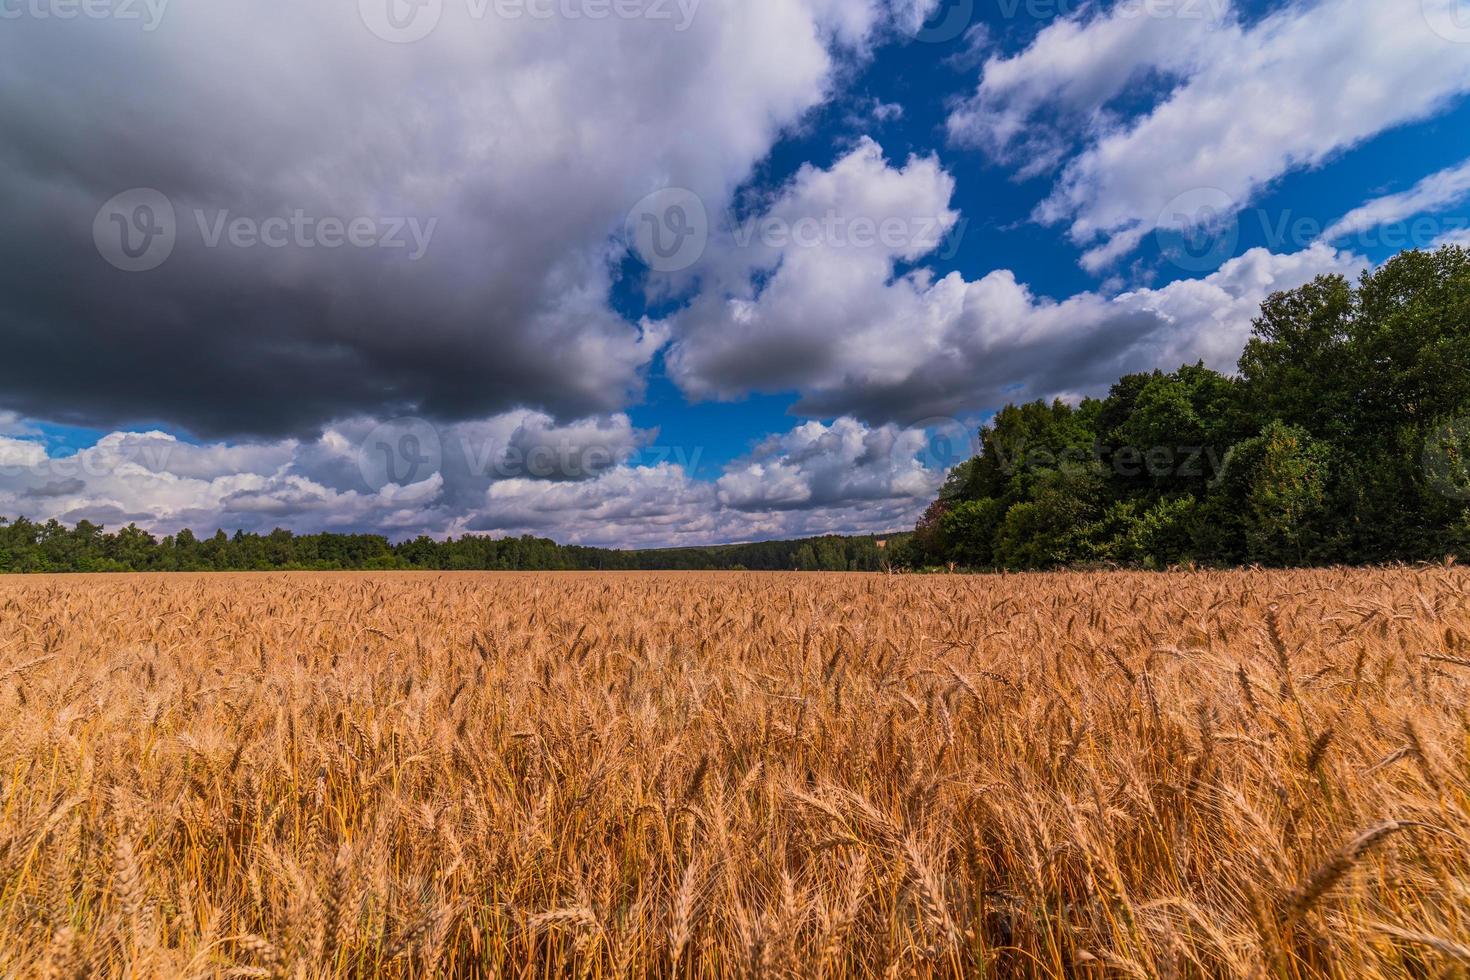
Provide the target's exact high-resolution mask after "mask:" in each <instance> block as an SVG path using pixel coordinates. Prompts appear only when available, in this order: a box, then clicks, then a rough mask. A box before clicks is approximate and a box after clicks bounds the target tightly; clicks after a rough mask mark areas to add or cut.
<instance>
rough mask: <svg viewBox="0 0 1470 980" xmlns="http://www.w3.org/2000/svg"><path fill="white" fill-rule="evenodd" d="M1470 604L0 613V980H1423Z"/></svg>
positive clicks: (897, 581)
mask: <svg viewBox="0 0 1470 980" xmlns="http://www.w3.org/2000/svg"><path fill="white" fill-rule="evenodd" d="M1467 695H1470V575H1467V574H1466V572H1465V571H1463V570H1461V569H1459V568H1455V567H1422V568H1405V569H1397V570H1383V571H1336V570H1333V571H1319V572H1282V573H1274V572H1263V571H1247V572H1239V573H1179V574H1168V575H1143V574H1124V573H1115V574H1104V573H1097V574H1092V573H1077V574H1057V575H1039V576H1003V577H963V576H937V577H917V576H878V575H874V576H863V575H833V576H816V575H810V576H804V575H795V574H792V575H753V574H728V575H725V574H720V575H677V574H668V575H664V574H635V575H613V574H609V575H552V574H539V575H537V574H528V575H498V576H497V575H463V576H454V575H418V576H415V575H375V576H352V575H262V576H249V575H240V576H217V577H207V576H197V577H196V576H173V577H143V576H119V577H73V578H19V577H16V578H9V579H4V580H0V713H3V718H4V724H3V725H0V975H3V976H7V977H9V976H48V977H72V976H133V977H150V976H160V977H173V976H224V975H230V976H240V977H255V976H259V977H265V976H283V977H284V976H303V977H316V976H359V977H368V976H378V975H388V976H484V977H491V976H506V977H561V976H577V977H593V978H605V977H618V978H625V977H646V976H653V977H710V978H713V977H723V976H731V975H743V976H751V977H757V976H758V977H793V978H794V977H802V978H808V977H810V978H820V977H839V976H875V975H886V976H898V977H906V976H920V977H931V976H982V975H989V976H997V977H1010V976H1024V977H1056V978H1060V977H1072V976H1095V977H1115V976H1116V977H1125V976H1126V977H1159V978H1166V977H1189V976H1222V977H1223V976H1230V977H1236V976H1259V977H1309V976H1334V977H1344V978H1347V977H1369V978H1372V977H1451V976H1464V975H1465V974H1466V971H1467V970H1470V715H1467V713H1466V705H1467Z"/></svg>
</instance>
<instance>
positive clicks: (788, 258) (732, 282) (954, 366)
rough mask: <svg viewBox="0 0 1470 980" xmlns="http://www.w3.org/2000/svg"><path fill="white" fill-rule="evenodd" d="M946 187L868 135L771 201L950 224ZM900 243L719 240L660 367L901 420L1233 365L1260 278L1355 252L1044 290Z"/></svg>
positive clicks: (1301, 276)
mask: <svg viewBox="0 0 1470 980" xmlns="http://www.w3.org/2000/svg"><path fill="white" fill-rule="evenodd" d="M952 191H953V181H952V180H951V179H950V177H949V176H948V174H946V173H945V172H944V170H943V169H942V168H940V167H939V166H938V163H937V161H935V160H932V159H922V158H919V159H913V160H910V161H908V162H907V163H906V164H905V165H904V166H902V167H893V166H890V165H889V164H888V163H887V162H886V161H885V160H884V159H883V155H882V152H881V149H880V148H879V147H877V146H876V145H875V144H873V143H871V142H870V143H866V144H864V145H863V146H860V147H859V148H858V149H856V150H855V151H853V152H852V153H851V154H850V155H848V156H847V157H845V158H843V159H841V160H839V161H838V162H837V163H836V164H834V166H833V167H832V169H831V170H827V171H816V170H811V169H808V170H805V171H803V172H802V174H801V175H799V176H798V178H797V179H795V180H794V181H793V182H792V183H791V184H790V185H789V186H788V187H787V188H785V189H784V191H783V192H782V193H781V194H780V195H778V196H777V197H776V198H775V199H774V200H772V201H771V203H770V210H769V213H770V214H774V215H780V216H781V217H782V220H783V221H787V222H796V221H799V220H800V218H801V216H803V215H804V216H808V217H812V218H817V217H823V216H830V215H833V214H835V215H837V216H839V218H840V219H841V220H840V222H839V224H838V227H843V226H845V225H846V223H849V222H850V221H851V220H852V219H853V218H854V217H855V216H858V215H862V216H867V217H869V218H872V219H874V220H876V221H878V222H879V223H881V222H882V221H883V220H884V219H885V218H889V217H895V218H898V219H900V221H903V220H906V219H908V218H910V217H912V216H913V215H919V214H930V215H942V216H945V217H943V218H942V220H941V222H940V224H941V226H942V227H943V228H945V229H946V230H958V229H960V228H961V227H962V226H961V225H960V224H959V222H958V218H957V216H955V215H954V214H953V213H952V212H950V211H949V210H948V205H949V198H950V194H951V193H952ZM903 245H904V243H902V242H894V243H892V244H891V245H889V246H884V245H881V244H873V245H871V246H870V247H866V248H852V247H850V246H849V245H845V244H838V243H836V242H821V243H818V244H815V245H811V244H808V245H803V246H798V245H795V244H791V243H788V244H786V245H785V246H784V247H769V246H763V247H754V246H752V247H750V248H740V247H738V246H735V245H732V244H731V243H729V242H724V243H722V245H721V248H722V249H723V251H722V252H721V253H720V254H717V255H715V256H713V257H712V259H711V262H710V267H711V268H712V269H715V270H718V271H719V275H717V276H712V277H710V279H709V281H708V283H707V288H706V289H705V290H704V291H703V292H702V293H701V294H700V295H699V296H697V297H696V298H695V300H694V302H693V303H692V304H691V305H690V306H689V307H688V308H687V309H686V310H684V311H682V312H680V313H678V314H676V315H675V316H674V317H673V318H672V319H671V330H672V333H673V335H674V336H675V338H676V339H675V341H674V343H673V346H672V348H671V349H670V352H669V355H668V364H669V368H670V371H671V373H672V375H673V376H674V378H675V379H676V380H677V381H678V383H679V384H680V385H681V386H682V387H683V388H684V390H685V391H686V392H688V393H690V395H691V396H693V397H701V398H728V399H733V398H738V397H741V396H743V395H745V394H747V393H749V392H752V391H767V392H770V391H798V392H800V394H801V396H802V400H801V402H800V403H799V405H798V406H797V407H798V410H799V411H802V412H805V413H807V414H809V415H812V416H815V417H821V418H828V417H834V416H840V415H851V416H853V417H856V418H862V419H865V420H868V421H869V422H873V423H884V422H897V423H900V424H903V425H912V424H915V423H916V422H917V421H918V420H921V419H927V418H933V417H945V416H957V415H963V414H966V413H970V412H974V411H978V410H981V409H985V408H998V407H999V406H1000V405H1002V404H1004V403H1005V402H1007V401H1013V400H1024V399H1028V398H1036V397H1051V396H1054V395H1057V394H1061V393H1065V392H1086V393H1098V392H1101V391H1105V390H1106V388H1107V387H1108V385H1110V384H1111V383H1112V382H1113V381H1115V380H1116V379H1117V378H1118V377H1119V376H1120V375H1122V374H1125V373H1128V372H1131V371H1137V370H1151V369H1153V368H1155V367H1177V366H1179V365H1180V364H1182V363H1193V362H1195V361H1198V360H1203V361H1205V362H1206V363H1207V364H1209V365H1211V366H1212V367H1216V368H1219V369H1222V370H1231V369H1233V367H1234V364H1235V361H1236V359H1237V358H1238V357H1239V354H1240V351H1241V348H1242V347H1243V346H1244V344H1245V341H1246V340H1247V339H1248V338H1249V336H1250V329H1251V321H1252V319H1253V318H1254V317H1255V316H1256V315H1257V313H1258V312H1259V307H1260V304H1261V302H1262V301H1263V300H1264V299H1266V297H1267V296H1269V295H1270V294H1271V293H1272V292H1275V291H1278V290H1283V289H1291V288H1294V287H1295V286H1298V285H1300V284H1302V283H1303V282H1306V281H1309V280H1310V279H1312V278H1314V277H1315V276H1317V275H1320V274H1323V273H1329V272H1352V271H1354V270H1356V269H1359V268H1361V267H1362V262H1361V260H1359V259H1356V258H1355V257H1353V256H1351V255H1348V254H1345V253H1341V252H1338V251H1336V250H1334V249H1332V248H1329V247H1327V246H1326V245H1316V246H1313V247H1310V248H1307V249H1304V250H1302V251H1299V252H1296V253H1293V254H1289V255H1276V254H1272V253H1270V252H1268V251H1265V250H1263V249H1255V250H1252V251H1250V252H1247V253H1246V254H1245V255H1242V256H1240V257H1238V258H1236V259H1233V260H1231V261H1229V262H1227V263H1225V264H1224V265H1223V266H1222V267H1221V268H1219V269H1218V270H1217V271H1215V272H1214V273H1213V274H1211V275H1209V276H1207V277H1205V278H1203V279H1199V280H1181V281H1177V282H1173V283H1170V284H1168V285H1166V286H1163V287H1160V288H1157V289H1146V290H1138V291H1133V292H1127V293H1123V294H1120V295H1116V296H1111V295H1107V294H1104V293H1099V292H1084V293H1079V294H1076V295H1073V296H1070V297H1067V298H1065V299H1062V300H1059V301H1058V300H1053V299H1049V298H1046V297H1043V296H1038V295H1036V294H1035V293H1034V292H1033V291H1032V290H1031V289H1030V288H1028V287H1027V286H1026V285H1025V284H1023V283H1021V282H1019V281H1018V280H1017V279H1016V277H1015V275H1014V274H1013V273H1012V272H1010V271H1009V270H998V271H995V272H991V273H990V274H988V275H986V276H983V277H981V278H980V279H978V280H973V281H971V280H967V279H965V278H964V277H963V276H962V275H960V274H959V273H951V274H949V275H947V276H945V277H943V278H941V279H935V278H934V277H933V276H932V274H930V273H929V272H928V271H927V270H925V269H922V268H921V269H918V270H915V271H911V272H908V273H906V274H903V275H899V274H897V269H898V263H899V262H901V261H912V260H913V259H914V258H915V257H916V255H917V256H922V255H924V254H928V253H929V252H932V251H933V250H934V249H935V247H936V246H934V245H933V244H931V245H929V246H928V247H927V248H925V247H919V248H912V247H901V246H903ZM778 475H780V474H779V472H778ZM798 492H799V490H798Z"/></svg>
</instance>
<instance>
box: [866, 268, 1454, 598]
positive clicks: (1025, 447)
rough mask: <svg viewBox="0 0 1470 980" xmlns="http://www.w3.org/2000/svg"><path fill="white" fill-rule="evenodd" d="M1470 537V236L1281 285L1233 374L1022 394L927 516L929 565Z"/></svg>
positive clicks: (1259, 553)
mask: <svg viewBox="0 0 1470 980" xmlns="http://www.w3.org/2000/svg"><path fill="white" fill-rule="evenodd" d="M1467 549H1470V252H1467V251H1466V250H1464V249H1462V248H1457V247H1445V248H1443V249H1440V250H1439V251H1437V252H1433V253H1430V252H1420V251H1413V252H1405V253H1403V254H1401V255H1399V256H1397V257H1395V258H1393V259H1391V260H1390V261H1389V262H1387V263H1386V264H1385V265H1383V266H1382V267H1380V268H1379V269H1377V270H1375V271H1371V272H1368V273H1365V274H1364V275H1363V277H1362V278H1361V280H1360V281H1359V282H1358V283H1357V284H1356V286H1354V284H1352V283H1350V282H1349V281H1348V280H1347V279H1345V278H1343V277H1342V276H1324V277H1322V278H1319V279H1317V280H1316V281H1315V282H1312V283H1309V284H1307V285H1305V286H1303V287H1301V288H1300V289H1296V290H1293V291H1291V292H1285V293H1278V294H1276V295H1274V296H1272V297H1271V298H1270V299H1269V300H1267V301H1266V303H1265V304H1264V305H1263V307H1262V309H1261V313H1260V316H1259V318H1258V319H1257V320H1256V321H1255V327H1254V337H1253V338H1252V339H1251V340H1250V342H1249V344H1248V345H1247V346H1246V348H1245V352H1244V354H1243V355H1242V356H1241V358H1240V363H1239V372H1238V374H1237V375H1235V376H1227V375H1223V374H1220V373H1217V372H1215V371H1211V370H1209V369H1208V368H1205V367H1204V366H1203V365H1194V366H1186V367H1182V368H1180V369H1179V370H1178V371H1175V372H1173V373H1170V374H1165V373H1163V372H1160V371H1155V372H1153V373H1152V374H1135V375H1130V376H1128V377H1125V378H1123V379H1122V380H1120V381H1118V383H1117V384H1115V385H1113V387H1112V391H1111V392H1110V393H1109V394H1108V396H1107V397H1106V398H1104V399H1100V400H1099V399H1089V400H1086V401H1083V402H1082V403H1081V404H1077V405H1069V404H1064V403H1062V402H1056V403H1052V404H1047V403H1045V402H1035V403H1032V404H1028V405H1019V406H1017V405H1012V406H1008V407H1007V408H1005V409H1004V410H1003V411H1001V412H1000V413H999V414H998V415H997V416H996V417H995V418H994V420H993V421H992V422H991V423H990V424H989V425H988V426H986V428H985V429H984V430H983V432H982V433H981V437H980V454H979V455H978V456H976V457H975V458H974V459H972V460H970V461H968V462H966V463H964V464H962V465H960V466H959V467H957V468H956V469H955V470H954V471H953V472H952V474H951V476H950V477H949V480H948V482H947V484H946V485H945V487H944V489H943V491H942V492H941V494H940V497H939V499H938V500H937V501H936V502H935V503H934V504H933V506H932V507H930V508H929V511H928V513H927V514H926V515H925V516H924V519H923V520H922V521H921V522H920V524H919V527H918V529H917V533H916V534H915V535H914V536H913V538H912V539H911V540H909V541H908V542H907V543H901V546H900V547H899V549H898V551H897V552H896V553H893V554H892V556H891V557H892V558H893V559H894V560H897V561H902V562H904V563H907V564H910V565H915V566H926V565H928V566H933V565H948V564H954V565H956V566H960V567H965V568H974V569H1041V568H1053V567H1058V566H1074V565H1083V564H1094V563H1095V564H1119V565H1129V566H1141V567H1154V568H1163V567H1167V566H1173V565H1181V564H1189V563H1196V564H1201V565H1241V564H1247V563H1259V564H1262V565H1278V566H1279V565H1321V564H1363V563H1383V562H1395V561H1424V560H1441V559H1443V558H1445V557H1447V556H1449V555H1455V554H1458V555H1465V554H1466V553H1467Z"/></svg>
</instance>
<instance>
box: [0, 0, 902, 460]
mask: <svg viewBox="0 0 1470 980" xmlns="http://www.w3.org/2000/svg"><path fill="white" fill-rule="evenodd" d="M387 2H388V0H383V3H387ZM373 6H374V5H373V3H372V2H364V3H363V4H359V3H355V2H347V3H331V4H316V3H306V4H303V3H297V2H294V0H249V2H245V0H218V2H211V3H204V4H182V3H180V4H172V5H168V6H167V7H165V8H164V10H163V16H162V18H161V19H160V20H159V21H158V22H157V23H156V25H154V26H155V27H156V29H154V30H144V29H143V28H142V26H141V25H140V24H139V23H137V22H133V21H126V20H119V19H116V18H113V19H101V20H97V19H90V18H78V19H69V20H65V21H60V20H57V19H54V18H53V19H44V18H37V17H21V18H18V19H9V20H7V21H6V24H5V30H4V31H3V32H0V131H3V132H4V133H5V134H6V138H5V140H4V141H3V142H0V208H3V210H4V211H5V213H6V215H7V234H6V235H5V236H4V239H3V241H0V335H3V336H4V338H5V341H6V357H5V358H4V359H0V390H3V391H4V396H3V402H4V404H5V407H6V408H7V409H10V410H17V411H21V412H24V413H26V414H28V415H31V416H33V417H46V418H52V419H58V420H60V421H73V422H83V423H87V424H93V425H97V426H104V425H115V424H118V423H133V422H136V421H138V420H149V421H162V422H166V423H168V424H169V425H170V426H171V427H181V428H184V429H187V430H189V431H192V432H194V433H196V434H200V435H205V436H210V435H221V434H222V435H229V434H241V433H244V434H272V435H298V436H309V435H313V434H314V433H315V432H316V430H317V428H318V427H319V426H320V425H322V424H324V423H326V422H328V421H330V420H332V419H335V418H341V417H344V416H348V415H352V414H356V413H364V414H380V415H382V414H401V413H407V412H413V413H422V414H426V415H430V416H435V417H440V418H444V419H464V418H476V417H482V416H485V415H489V414H494V413H496V412H501V411H505V410H508V409H511V408H517V407H536V408H541V409H544V410H546V411H549V412H550V413H552V414H554V415H556V416H558V417H562V418H566V417H578V416H581V415H586V414H593V413H606V412H610V411H616V410H618V409H619V408H621V407H623V406H624V405H626V404H627V403H628V402H629V400H630V399H631V398H633V397H636V393H637V391H638V390H639V386H640V383H641V382H640V373H641V371H642V369H643V368H644V367H645V366H646V365H647V364H648V362H649V360H650V359H651V358H652V356H653V355H654V353H655V351H656V350H657V348H658V346H659V344H660V343H661V341H662V338H660V337H656V336H646V335H645V334H644V332H643V331H642V329H641V328H640V326H639V325H638V324H637V323H632V322H629V321H627V320H626V319H624V318H623V317H622V316H620V315H618V314H617V313H615V312H614V311H613V310H612V309H611V308H610V305H609V293H610V290H611V288H612V283H613V277H614V271H613V270H614V269H615V268H616V266H617V264H618V262H619V260H620V259H621V257H622V255H623V254H625V246H624V244H623V243H621V242H620V241H619V236H620V235H621V232H622V226H623V222H624V216H625V214H626V213H627V210H628V209H629V207H630V206H631V205H632V204H633V203H634V202H636V201H637V200H639V199H640V198H641V197H643V196H644V195H646V194H647V193H648V192H649V191H651V190H654V189H656V188H658V187H661V186H665V185H668V184H677V185H681V186H684V187H688V188H690V189H692V190H693V191H695V192H696V193H698V194H700V195H701V196H702V197H703V198H705V199H706V200H708V201H711V202H718V201H723V200H725V199H726V197H727V196H728V195H729V193H730V192H731V190H732V189H733V188H734V187H736V186H737V185H739V184H740V183H741V182H742V181H744V180H745V179H746V178H747V176H748V175H749V172H750V170H751V167H752V165H753V164H754V163H755V162H756V161H758V160H759V159H761V158H762V157H763V156H764V155H765V154H766V153H767V152H768V151H769V149H770V147H771V146H772V144H773V143H774V141H775V140H776V139H777V138H778V136H779V134H780V132H781V131H782V129H783V127H786V126H788V125H790V124H791V123H793V122H795V121H797V120H799V119H800V118H801V116H802V114H803V113H805V112H806V111H807V110H808V109H810V108H812V107H813V106H815V105H817V104H819V103H820V102H822V101H823V100H825V99H826V98H827V96H828V94H829V91H830V88H831V80H832V77H833V74H834V70H835V68H836V67H837V65H838V64H839V62H840V60H841V59H843V58H846V57H850V56H860V55H861V54H862V52H863V51H864V50H865V46H866V45H867V44H868V43H869V41H870V39H871V38H872V37H873V36H874V35H875V32H878V31H880V30H883V29H885V28H884V25H885V24H886V18H887V16H888V15H889V8H888V5H887V2H886V0H702V2H698V3H692V4H683V5H674V4H670V3H664V2H658V3H656V4H655V3H652V2H645V3H642V4H639V9H640V10H642V9H644V8H647V9H648V10H650V11H652V10H659V11H663V12H664V13H666V14H667V13H674V14H676V16H674V17H673V18H671V19H664V18H659V17H654V16H651V15H650V16H634V17H628V16H603V17H599V18H592V17H590V16H584V17H570V16H560V15H558V16H552V17H549V18H548V17H541V16H531V15H530V14H528V13H525V11H526V10H529V9H530V8H531V7H532V6H533V5H525V6H524V7H514V5H496V4H462V3H446V4H444V5H443V8H442V9H443V13H442V19H441V21H440V22H439V24H438V26H437V29H435V30H433V31H432V32H431V33H429V34H428V36H426V37H424V38H422V39H420V40H417V41H416V42H415V43H411V44H395V43H389V42H388V41H385V40H383V39H382V38H381V37H379V36H375V34H374V33H373V31H371V30H370V29H369V28H368V23H369V22H370V20H371V18H366V19H365V18H363V17H360V16H359V8H361V9H362V10H365V11H371V10H372V9H373ZM562 6H563V7H565V6H566V5H562ZM573 6H575V5H573ZM502 7H508V8H510V9H517V10H522V13H523V15H522V16H518V17H509V18H507V17H499V16H497V15H496V11H497V10H499V9H500V8H502ZM615 7H616V8H617V10H620V11H621V10H625V9H627V8H628V5H627V4H617V5H615ZM429 9H434V8H429ZM536 9H553V10H555V9H558V8H556V7H554V5H553V6H549V5H544V4H543V5H540V6H539V7H537V8H536ZM590 9H591V7H590V5H589V10H590ZM600 9H602V10H603V13H604V14H606V13H607V10H608V8H606V7H603V8H600ZM476 11H482V12H484V16H482V17H477V16H475V13H476ZM684 13H687V14H688V16H687V18H686V17H684V16H682V14H684ZM380 27H381V25H380ZM134 188H151V189H155V190H157V191H159V192H161V193H162V194H163V195H164V197H165V198H166V201H167V209H168V210H169V212H170V213H171V215H172V219H173V220H172V222H171V223H170V226H171V227H172V234H173V238H174V244H173V250H172V252H171V253H170V254H168V255H167V257H166V260H164V261H163V262H162V264H161V265H159V266H158V267H157V268H154V269H152V270H151V271H145V272H126V271H121V270H120V269H119V268H115V267H114V266H113V265H112V264H109V262H107V261H104V260H103V256H102V255H99V249H98V247H97V245H96V244H95V243H94V231H97V232H98V233H99V234H101V235H103V236H104V237H105V236H108V235H111V236H114V237H117V238H118V239H119V241H118V245H120V243H121V238H120V235H121V232H122V231H123V230H125V229H126V230H127V231H128V233H129V235H130V240H131V246H132V247H133V248H139V247H141V245H142V243H143V242H145V241H151V242H156V243H160V245H161V243H163V242H165V241H167V239H166V238H165V237H161V236H153V237H151V238H145V237H144V232H145V231H152V230H153V229H155V228H161V227H162V225H163V224H164V218H165V215H164V214H163V213H162V212H163V211H164V210H165V208H163V207H154V208H153V209H152V210H151V211H150V212H147V213H146V214H142V213H139V212H138V211H137V208H136V207H135V204H136V201H135V200H132V199H129V200H125V201H124V202H123V207H122V210H121V212H120V213H119V214H118V215H117V217H118V218H119V219H120V220H121V221H122V227H116V226H114V225H113V224H112V222H111V218H112V215H107V214H104V215H102V218H101V221H100V224H99V223H98V218H99V209H100V208H102V207H103V205H104V204H105V203H106V202H108V201H109V200H110V199H112V198H113V197H114V195H117V194H119V193H120V192H124V191H128V190H130V189H134ZM134 219H137V225H136V227H133V222H134ZM354 220H357V221H358V222H359V223H361V222H366V223H367V224H366V225H365V227H363V228H362V229H361V230H362V231H363V235H362V236H360V238H349V239H348V241H347V242H346V243H344V241H343V239H344V232H345V231H346V230H347V229H351V228H352V227H353V222H354ZM237 221H244V222H245V223H246V226H247V227H246V228H245V229H244V232H243V233H240V234H237V233H236V227H235V223H236V222H237ZM94 224H98V227H97V228H94ZM424 239H427V240H426V241H425V240H424ZM354 241H358V242H359V243H358V244H354V243H353V242H354ZM391 241H401V242H403V243H404V245H405V247H399V248H393V247H384V246H386V245H387V244H389V243H390V242H391ZM361 242H366V243H369V244H366V245H364V244H361ZM269 243H283V244H280V245H276V244H269ZM118 245H112V246H109V247H110V248H111V249H113V250H114V251H115V250H116V249H117V247H118ZM420 248H422V250H423V254H422V256H421V257H419V258H418V259H417V260H415V259H414V258H413V256H414V255H415V253H416V252H417V251H419V250H420ZM114 258H118V259H120V260H121V258H122V256H120V255H119V256H114ZM122 264H125V265H126V264H127V262H123V263H122Z"/></svg>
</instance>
